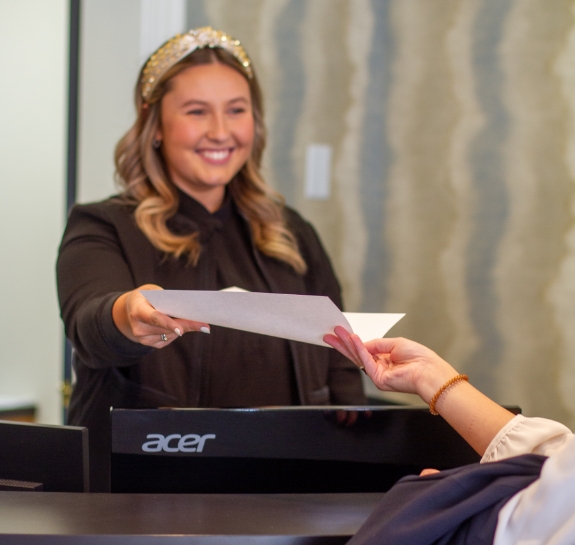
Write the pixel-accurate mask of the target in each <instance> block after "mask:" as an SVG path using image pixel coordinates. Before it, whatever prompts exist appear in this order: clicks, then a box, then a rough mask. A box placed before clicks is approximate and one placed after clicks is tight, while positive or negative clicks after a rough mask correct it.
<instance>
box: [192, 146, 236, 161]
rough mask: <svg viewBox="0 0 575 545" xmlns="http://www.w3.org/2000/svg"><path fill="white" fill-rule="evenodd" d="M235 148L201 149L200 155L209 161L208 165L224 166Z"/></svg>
mask: <svg viewBox="0 0 575 545" xmlns="http://www.w3.org/2000/svg"><path fill="white" fill-rule="evenodd" d="M233 150H234V149H233V148H225V149H201V150H198V152H197V153H198V154H199V155H200V156H201V157H202V159H204V160H205V161H207V162H208V163H212V164H222V163H226V162H227V161H228V159H229V158H230V157H231V155H232V152H233Z"/></svg>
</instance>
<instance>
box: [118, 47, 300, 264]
mask: <svg viewBox="0 0 575 545" xmlns="http://www.w3.org/2000/svg"><path fill="white" fill-rule="evenodd" d="M210 63H222V64H225V65H226V66H229V67H231V68H233V69H234V70H236V71H238V72H239V73H240V74H242V76H244V77H245V78H246V81H247V82H248V85H249V88H250V94H251V100H252V110H253V116H254V127H255V130H254V142H253V146H252V152H251V156H250V158H249V159H248V160H247V161H246V163H245V164H244V165H243V167H242V168H241V169H240V171H239V172H238V173H237V174H236V175H235V176H234V178H233V179H232V180H231V181H230V182H229V184H228V186H227V187H228V191H229V192H230V194H231V196H232V198H233V200H234V202H235V203H236V205H237V207H238V209H239V211H240V213H241V214H242V215H243V217H244V218H245V219H246V220H247V222H248V223H249V225H250V228H251V233H252V236H253V239H254V243H255V244H256V246H257V248H258V249H259V250H260V251H261V252H262V253H263V254H265V255H267V256H270V257H273V258H276V259H279V260H281V261H283V262H285V263H287V264H288V265H290V266H291V267H292V268H293V269H294V270H295V271H296V272H298V273H300V274H303V273H305V271H306V270H307V266H306V263H305V261H304V259H303V257H302V255H301V253H300V251H299V249H298V245H297V241H296V239H295V237H294V235H293V233H292V232H291V231H290V230H289V228H288V227H287V225H286V222H285V219H284V215H283V210H284V204H285V203H284V199H283V197H282V196H281V195H280V194H278V193H277V192H275V191H273V190H272V189H271V188H270V187H269V186H268V185H267V184H266V183H265V181H264V179H263V178H262V176H261V173H260V166H261V158H262V154H263V150H264V147H265V143H266V130H265V126H264V121H263V100H262V94H261V90H260V87H259V84H258V82H257V78H256V76H255V74H253V75H252V77H251V78H248V77H246V73H245V71H244V69H243V67H242V66H241V64H240V63H239V62H238V61H237V60H236V59H235V58H234V57H233V55H231V54H230V53H228V52H227V51H225V50H223V49H221V48H205V49H197V50H195V51H194V52H192V53H190V54H189V55H188V56H186V57H184V58H183V59H182V60H181V61H179V62H178V63H176V64H175V65H174V66H172V67H171V68H170V69H169V70H168V71H167V72H166V73H165V74H164V75H163V76H162V78H161V80H160V81H159V82H158V84H157V85H156V87H155V89H154V91H153V93H152V95H151V96H150V97H148V100H147V101H146V103H144V101H143V99H142V93H141V91H142V89H141V86H142V84H141V80H142V78H141V74H140V75H139V76H138V83H137V85H136V89H135V102H136V111H137V118H136V121H135V123H134V125H133V126H132V127H131V128H130V129H129V130H128V132H127V133H126V134H125V135H124V136H123V137H122V139H121V140H120V141H119V142H118V144H117V146H116V151H115V156H114V159H115V164H116V182H117V183H118V184H119V186H120V187H121V188H123V192H122V195H121V199H122V201H123V202H127V203H130V204H133V205H135V206H136V210H135V220H136V223H137V225H138V227H139V228H140V230H141V231H142V232H143V233H144V234H145V235H146V237H147V238H148V240H149V241H150V242H151V243H152V244H153V245H154V246H155V247H156V248H158V249H159V250H161V251H162V252H165V253H166V254H167V255H172V256H174V257H175V258H180V257H181V256H186V257H187V260H188V263H189V264H192V265H196V264H197V262H198V259H199V257H200V253H201V246H200V242H199V233H192V234H188V235H178V234H175V233H173V232H172V231H170V229H169V228H168V226H167V224H166V222H167V221H168V220H169V219H170V218H171V217H172V216H173V215H174V214H175V213H176V211H177V210H178V205H179V200H178V193H177V191H176V187H175V186H174V184H173V183H172V182H171V180H170V178H169V176H168V172H167V168H166V165H165V162H164V158H163V156H162V153H161V151H160V149H156V148H154V145H153V144H154V137H155V134H156V133H157V129H158V127H159V124H160V105H161V101H162V97H163V96H164V95H165V94H166V92H167V91H169V90H170V81H171V79H172V78H173V77H174V76H176V75H177V74H179V73H180V72H182V71H184V70H186V69H187V68H189V67H191V66H197V65H200V64H210Z"/></svg>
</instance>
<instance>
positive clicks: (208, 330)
mask: <svg viewBox="0 0 575 545" xmlns="http://www.w3.org/2000/svg"><path fill="white" fill-rule="evenodd" d="M200 331H201V332H202V333H209V332H210V328H209V327H206V326H205V325H203V326H202V327H200Z"/></svg>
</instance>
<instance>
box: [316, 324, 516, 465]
mask: <svg viewBox="0 0 575 545" xmlns="http://www.w3.org/2000/svg"><path fill="white" fill-rule="evenodd" d="M335 333H336V334H335V335H326V336H325V337H324V341H325V342H326V343H328V344H329V345H330V346H332V347H334V348H336V349H337V350H339V351H340V352H342V353H343V354H344V355H345V356H347V357H348V358H349V359H350V360H352V361H353V362H354V363H355V364H356V365H357V366H358V367H360V368H364V369H365V372H366V373H367V375H368V376H369V377H370V378H371V380H372V381H373V382H374V384H375V385H376V386H377V387H378V388H379V389H380V390H383V391H389V392H405V393H413V394H417V395H419V396H420V397H421V399H423V401H425V402H426V403H428V404H429V403H430V401H431V400H432V398H433V396H434V395H435V394H436V393H437V392H438V391H439V390H440V388H441V387H442V386H443V385H444V384H446V383H447V382H448V381H449V380H450V379H452V378H453V377H456V376H457V375H458V373H457V371H456V370H455V369H454V368H453V367H452V366H451V365H450V364H449V363H447V362H446V361H445V360H444V359H442V358H440V357H439V356H438V355H437V354H436V353H435V352H433V351H432V350H430V349H429V348H426V347H425V346H423V345H421V344H418V343H416V342H413V341H410V340H408V339H403V338H396V339H387V338H382V339H376V340H373V341H370V342H367V343H365V344H364V343H363V342H362V341H361V339H360V338H359V337H358V336H357V335H351V334H350V333H348V332H347V331H346V330H345V329H344V328H343V327H336V328H335ZM435 410H436V411H437V412H438V413H439V414H440V415H441V416H442V417H443V418H444V419H445V420H446V421H447V422H448V423H449V424H450V425H451V426H452V427H453V428H454V429H455V430H456V431H457V432H458V433H459V434H460V435H461V436H462V437H463V438H464V439H465V440H466V441H467V442H468V443H469V444H470V445H471V446H472V447H473V448H474V449H475V450H476V451H477V452H478V453H479V454H481V455H483V454H484V452H485V449H486V448H487V447H488V446H489V443H490V442H491V441H492V439H493V438H494V437H495V436H496V435H497V432H498V431H499V430H500V429H501V428H502V427H503V426H505V424H507V423H508V422H509V421H510V420H511V419H512V418H513V417H514V415H513V413H511V412H509V411H508V410H506V409H504V408H503V407H501V406H500V405H498V404H497V403H495V402H494V401H492V400H491V399H489V398H488V397H487V396H485V395H483V394H482V393H481V392H480V391H479V390H477V389H476V388H474V387H473V386H471V384H469V383H468V382H466V381H458V382H456V383H455V384H453V385H452V386H450V387H449V388H447V389H446V390H445V391H444V392H443V393H442V394H441V395H440V396H439V398H438V399H437V401H436V403H435Z"/></svg>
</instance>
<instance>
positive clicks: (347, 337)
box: [334, 326, 364, 368]
mask: <svg viewBox="0 0 575 545" xmlns="http://www.w3.org/2000/svg"><path fill="white" fill-rule="evenodd" d="M334 331H335V334H336V335H337V336H338V337H339V339H340V340H341V342H342V343H343V344H344V345H345V348H346V350H347V351H348V353H349V354H351V355H352V357H351V358H350V359H351V360H352V361H353V362H354V363H355V364H356V365H357V366H358V367H360V368H361V367H364V364H363V363H362V362H361V359H360V357H359V355H358V352H357V348H356V346H355V344H354V343H353V341H352V340H351V337H352V336H353V335H352V334H351V333H349V332H348V331H347V330H346V329H345V328H343V327H341V326H336V327H335V329H334ZM356 336H357V335H356Z"/></svg>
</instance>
